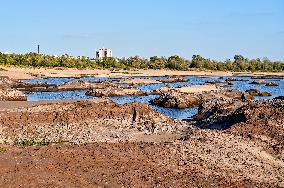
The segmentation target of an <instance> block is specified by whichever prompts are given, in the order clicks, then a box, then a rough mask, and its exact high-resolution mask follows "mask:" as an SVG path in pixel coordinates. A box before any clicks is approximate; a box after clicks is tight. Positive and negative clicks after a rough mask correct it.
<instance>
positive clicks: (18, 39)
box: [0, 0, 284, 61]
mask: <svg viewBox="0 0 284 188" xmlns="http://www.w3.org/2000/svg"><path fill="white" fill-rule="evenodd" d="M0 16H1V27H0V51H2V52H14V53H27V52H30V51H36V45H37V44H40V45H41V52H42V53H46V54H57V55H60V54H65V53H68V54H71V55H76V56H77V55H86V56H90V57H93V56H95V50H96V49H97V48H99V47H102V46H105V47H108V48H112V49H113V53H114V55H116V56H118V57H128V56H134V55H139V56H142V57H146V58H148V57H150V56H154V55H158V56H170V55H175V54H177V55H180V56H183V57H186V58H191V57H192V55H194V54H200V55H202V56H204V57H207V58H211V59H217V60H224V59H226V58H233V56H234V55H235V54H242V55H244V56H246V57H249V58H256V57H260V58H262V57H268V58H270V59H272V60H282V61H283V60H284V1H283V0H234V1H233V0H107V1H104V0H100V1H98V0H81V1H79V0H46V1H39V0H25V1H23V0H2V1H1V11H0Z"/></svg>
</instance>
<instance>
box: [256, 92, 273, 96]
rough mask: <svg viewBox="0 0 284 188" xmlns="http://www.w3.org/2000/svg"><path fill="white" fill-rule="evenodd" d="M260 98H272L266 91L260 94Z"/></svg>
mask: <svg viewBox="0 0 284 188" xmlns="http://www.w3.org/2000/svg"><path fill="white" fill-rule="evenodd" d="M259 96H261V97H270V96H272V95H271V94H270V93H269V92H266V91H264V92H261V93H260V94H259Z"/></svg>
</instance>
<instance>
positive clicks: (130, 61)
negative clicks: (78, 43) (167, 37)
mask: <svg viewBox="0 0 284 188" xmlns="http://www.w3.org/2000/svg"><path fill="white" fill-rule="evenodd" d="M0 65H13V66H25V67H50V68H53V67H67V68H78V69H85V68H91V69H125V70H129V69H170V70H193V69H197V70H218V71H233V72H238V71H250V72H256V71H264V72H281V71H284V63H282V62H280V61H270V60H269V59H268V58H263V59H248V58H245V57H243V56H242V55H235V56H234V59H233V60H230V59H228V60H226V61H215V60H211V59H207V58H204V57H202V56H200V55H193V57H192V60H187V59H184V58H182V57H179V56H177V55H175V56H171V57H168V58H167V57H158V56H154V57H151V58H149V59H145V58H141V57H139V56H135V57H129V58H121V59H117V58H105V59H102V60H99V59H90V58H88V57H84V56H80V57H72V56H69V55H67V54H65V55H62V56H52V55H43V54H37V53H28V54H4V53H1V52H0Z"/></svg>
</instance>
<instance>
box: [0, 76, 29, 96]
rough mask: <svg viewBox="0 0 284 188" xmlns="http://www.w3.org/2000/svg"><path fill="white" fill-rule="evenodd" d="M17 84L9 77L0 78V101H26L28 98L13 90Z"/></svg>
mask: <svg viewBox="0 0 284 188" xmlns="http://www.w3.org/2000/svg"><path fill="white" fill-rule="evenodd" d="M16 83H17V82H16V81H14V80H12V79H9V78H8V77H0V101H26V100H27V97H26V96H25V95H24V94H23V93H22V92H21V91H18V90H16V89H14V88H13V85H14V84H16Z"/></svg>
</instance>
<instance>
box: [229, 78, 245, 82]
mask: <svg viewBox="0 0 284 188" xmlns="http://www.w3.org/2000/svg"><path fill="white" fill-rule="evenodd" d="M237 81H243V80H240V79H238V78H227V79H226V80H225V82H237Z"/></svg>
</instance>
